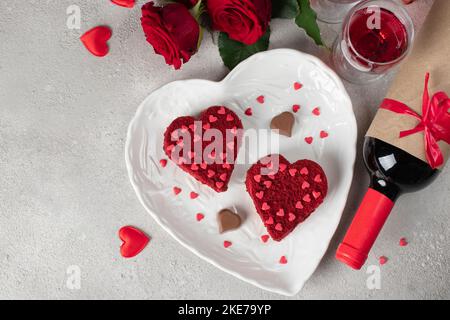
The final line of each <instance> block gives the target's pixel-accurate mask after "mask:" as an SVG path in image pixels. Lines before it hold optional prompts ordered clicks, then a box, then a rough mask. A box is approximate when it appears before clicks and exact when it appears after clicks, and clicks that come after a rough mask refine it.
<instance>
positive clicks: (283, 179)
mask: <svg viewBox="0 0 450 320" xmlns="http://www.w3.org/2000/svg"><path fill="white" fill-rule="evenodd" d="M274 159H278V166H276V165H274V163H275V161H273V160H274ZM276 167H277V168H276ZM245 184H246V186H247V192H248V193H249V194H250V197H251V198H252V199H253V203H254V205H255V207H256V210H257V211H258V214H259V216H260V217H261V219H262V221H263V223H264V225H265V226H266V228H267V231H268V232H269V234H270V236H271V237H272V239H273V240H275V241H281V240H282V239H283V238H285V237H286V236H287V235H288V234H289V233H291V232H292V230H294V229H295V228H296V227H297V225H298V224H300V223H302V222H303V221H305V220H306V219H307V218H308V217H309V216H310V215H311V213H312V212H313V211H314V210H316V209H317V208H318V207H319V206H320V204H321V203H322V202H323V200H324V198H325V196H326V195H327V191H328V183H327V177H326V176H325V173H324V171H323V169H322V168H321V167H320V165H318V164H317V163H316V162H314V161H311V160H299V161H297V162H295V163H292V164H291V163H290V162H289V161H287V160H286V159H285V158H284V157H283V156H281V155H271V156H268V157H265V158H263V159H261V160H260V161H258V163H256V164H254V165H253V166H252V167H251V168H250V169H249V170H248V172H247V178H246V181H245Z"/></svg>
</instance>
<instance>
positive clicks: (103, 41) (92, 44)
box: [80, 26, 112, 57]
mask: <svg viewBox="0 0 450 320" xmlns="http://www.w3.org/2000/svg"><path fill="white" fill-rule="evenodd" d="M111 36H112V31H111V28H109V27H107V26H98V27H95V28H92V29H90V30H88V31H87V32H86V33H84V34H83V35H82V36H81V37H80V40H81V42H82V43H83V44H84V46H85V47H86V49H87V50H88V51H89V52H90V53H92V54H93V55H94V56H97V57H104V56H106V55H107V54H108V52H109V47H108V40H109V39H110V38H111Z"/></svg>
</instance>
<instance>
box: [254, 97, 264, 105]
mask: <svg viewBox="0 0 450 320" xmlns="http://www.w3.org/2000/svg"><path fill="white" fill-rule="evenodd" d="M256 101H258V102H259V103H261V104H263V103H264V102H265V98H264V96H259V97H258V98H256Z"/></svg>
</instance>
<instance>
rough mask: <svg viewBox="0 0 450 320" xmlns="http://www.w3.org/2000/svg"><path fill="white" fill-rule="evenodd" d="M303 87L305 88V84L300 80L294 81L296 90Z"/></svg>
mask: <svg viewBox="0 0 450 320" xmlns="http://www.w3.org/2000/svg"><path fill="white" fill-rule="evenodd" d="M301 88H303V85H302V84H301V83H300V82H294V89H295V90H296V91H298V90H300V89H301Z"/></svg>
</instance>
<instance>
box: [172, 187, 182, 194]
mask: <svg viewBox="0 0 450 320" xmlns="http://www.w3.org/2000/svg"><path fill="white" fill-rule="evenodd" d="M181 191H182V190H181V188H179V187H173V193H174V194H175V195H176V196H177V195H179V194H180V193H181Z"/></svg>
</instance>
